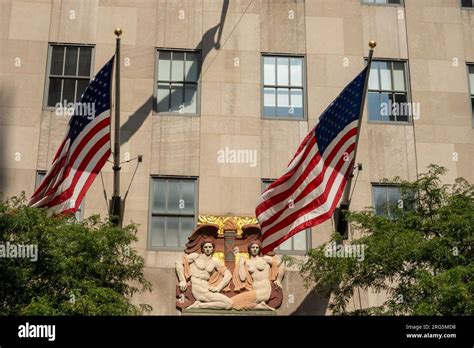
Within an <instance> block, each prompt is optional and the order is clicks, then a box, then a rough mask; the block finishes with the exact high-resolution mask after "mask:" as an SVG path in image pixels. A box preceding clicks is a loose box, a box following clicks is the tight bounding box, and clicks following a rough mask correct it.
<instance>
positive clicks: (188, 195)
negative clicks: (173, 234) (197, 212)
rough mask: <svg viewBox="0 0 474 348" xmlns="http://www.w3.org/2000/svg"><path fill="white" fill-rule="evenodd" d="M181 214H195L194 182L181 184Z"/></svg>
mask: <svg viewBox="0 0 474 348" xmlns="http://www.w3.org/2000/svg"><path fill="white" fill-rule="evenodd" d="M181 199H182V201H181V202H180V212H181V213H182V214H183V213H184V214H193V213H194V181H182V182H181Z"/></svg>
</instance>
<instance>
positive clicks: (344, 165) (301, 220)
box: [255, 68, 367, 253]
mask: <svg viewBox="0 0 474 348" xmlns="http://www.w3.org/2000/svg"><path fill="white" fill-rule="evenodd" d="M366 74H367V68H365V69H364V70H363V71H362V72H361V73H360V74H359V75H358V76H357V77H356V78H355V79H354V80H353V81H352V82H351V83H350V84H349V85H347V86H346V88H344V90H343V91H342V92H341V94H340V95H339V96H338V97H337V98H336V99H335V100H334V101H333V102H332V103H331V104H330V105H329V107H328V108H327V109H326V110H325V111H324V112H323V114H322V115H321V117H320V118H319V122H318V124H317V125H316V126H315V127H314V128H313V129H312V130H311V132H310V133H309V134H308V135H307V136H306V138H305V139H304V140H303V142H302V143H301V145H300V146H299V148H298V150H297V151H296V154H295V155H294V157H293V159H292V160H291V162H290V163H289V165H288V168H287V169H286V172H285V173H284V174H283V175H282V176H281V177H280V178H278V179H277V180H276V181H274V182H273V183H272V184H270V185H269V186H268V188H267V189H266V190H265V191H264V192H263V193H262V195H261V196H260V198H259V199H258V202H257V208H256V209H255V214H256V216H257V218H258V221H259V222H260V226H261V228H262V240H263V243H262V251H263V252H264V253H266V252H269V251H272V250H273V249H275V248H276V247H277V246H278V245H280V244H282V243H283V242H284V241H286V240H287V239H288V238H290V237H291V236H293V235H294V234H296V233H298V232H299V231H302V230H305V229H307V228H309V227H312V226H316V225H318V224H320V223H322V222H324V221H325V220H327V219H329V218H330V217H331V216H332V214H333V212H334V210H335V208H336V206H337V204H338V203H339V200H340V199H341V195H342V193H343V191H344V186H345V184H346V182H347V179H348V177H349V175H350V174H351V172H352V168H353V166H354V149H355V147H356V138H357V128H358V122H359V117H360V116H361V115H360V107H361V103H362V98H363V94H364V83H365V77H366Z"/></svg>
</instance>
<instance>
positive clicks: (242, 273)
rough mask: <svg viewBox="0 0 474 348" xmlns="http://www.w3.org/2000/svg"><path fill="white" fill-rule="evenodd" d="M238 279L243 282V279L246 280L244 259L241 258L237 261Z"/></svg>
mask: <svg viewBox="0 0 474 348" xmlns="http://www.w3.org/2000/svg"><path fill="white" fill-rule="evenodd" d="M239 278H240V280H241V281H243V282H244V281H245V279H247V272H246V271H245V259H244V257H243V256H241V257H240V260H239Z"/></svg>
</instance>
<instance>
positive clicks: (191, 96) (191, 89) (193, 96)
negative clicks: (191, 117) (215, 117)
mask: <svg viewBox="0 0 474 348" xmlns="http://www.w3.org/2000/svg"><path fill="white" fill-rule="evenodd" d="M196 101H197V86H196V85H187V86H186V87H185V89H184V108H183V112H184V113H187V114H195V113H196V112H197V102H196Z"/></svg>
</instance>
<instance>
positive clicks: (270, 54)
mask: <svg viewBox="0 0 474 348" xmlns="http://www.w3.org/2000/svg"><path fill="white" fill-rule="evenodd" d="M265 57H276V58H301V59H302V62H303V64H302V72H301V74H302V76H301V79H302V86H301V89H302V91H303V92H302V97H303V116H302V117H284V116H265V113H264V107H265V103H264V97H265V94H264V90H265V87H269V86H270V85H265V81H264V77H265V72H264V59H265ZM260 67H261V69H260V71H261V72H260V115H261V118H262V119H264V120H281V121H307V120H308V116H307V115H308V101H307V92H308V87H307V78H306V72H307V67H306V55H305V54H292V53H275V52H262V53H261V56H260ZM289 73H290V72H289ZM276 82H277V81H276ZM270 87H276V88H278V87H280V88H290V87H291V88H295V89H296V88H298V89H299V87H297V86H283V85H278V84H276V85H271V86H270ZM276 102H277V101H276Z"/></svg>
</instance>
